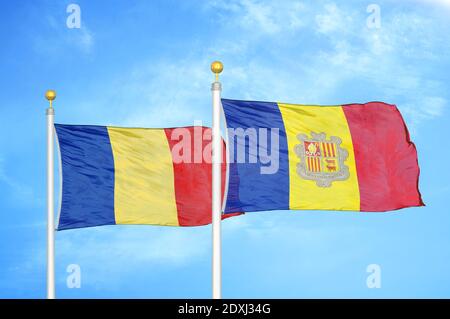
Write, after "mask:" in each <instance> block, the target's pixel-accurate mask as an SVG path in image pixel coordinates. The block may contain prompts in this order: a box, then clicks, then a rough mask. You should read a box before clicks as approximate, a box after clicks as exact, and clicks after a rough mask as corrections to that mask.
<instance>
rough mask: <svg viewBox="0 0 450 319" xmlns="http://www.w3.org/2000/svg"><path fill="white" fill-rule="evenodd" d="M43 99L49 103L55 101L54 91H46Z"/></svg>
mask: <svg viewBox="0 0 450 319" xmlns="http://www.w3.org/2000/svg"><path fill="white" fill-rule="evenodd" d="M45 98H46V99H47V100H49V101H53V100H54V99H56V91H55V90H48V91H47V92H45Z"/></svg>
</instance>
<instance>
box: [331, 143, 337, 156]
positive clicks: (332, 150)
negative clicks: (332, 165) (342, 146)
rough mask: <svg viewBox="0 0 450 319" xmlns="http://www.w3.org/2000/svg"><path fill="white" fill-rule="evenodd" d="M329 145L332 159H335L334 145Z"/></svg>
mask: <svg viewBox="0 0 450 319" xmlns="http://www.w3.org/2000/svg"><path fill="white" fill-rule="evenodd" d="M330 145H331V154H333V157H336V153H335V150H334V143H331V144H330Z"/></svg>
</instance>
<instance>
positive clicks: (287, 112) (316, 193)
mask: <svg viewBox="0 0 450 319" xmlns="http://www.w3.org/2000/svg"><path fill="white" fill-rule="evenodd" d="M278 106H279V108H280V111H281V114H282V117H283V122H284V125H285V129H286V135H287V140H288V147H289V180H290V198H289V206H290V209H330V210H331V209H333V210H356V211H358V210H359V208H360V206H359V203H360V197H359V187H358V177H357V175H356V166H355V155H354V151H353V144H352V137H351V134H350V130H349V127H348V124H347V120H346V118H345V114H344V112H343V110H342V107H340V106H306V105H293V104H281V103H278ZM311 132H314V133H322V132H323V133H326V139H327V140H329V139H330V137H331V136H337V137H340V138H341V139H342V144H341V147H342V148H344V149H346V150H347V151H348V158H347V160H346V161H345V163H344V164H345V165H347V166H348V167H349V172H350V176H349V178H348V179H346V180H344V181H333V182H332V184H331V186H330V187H319V186H317V184H316V181H314V180H307V179H304V178H302V177H300V175H299V174H298V173H297V164H298V163H299V162H300V159H299V157H298V156H297V154H296V153H295V151H294V148H295V146H296V145H297V144H299V143H300V141H299V140H298V139H297V135H298V134H302V133H303V134H306V135H307V136H308V137H311ZM322 147H323V148H324V149H325V148H326V144H323V146H322ZM330 151H331V149H330ZM326 153H329V152H328V149H327V150H326ZM328 155H332V154H328ZM324 171H325V170H324Z"/></svg>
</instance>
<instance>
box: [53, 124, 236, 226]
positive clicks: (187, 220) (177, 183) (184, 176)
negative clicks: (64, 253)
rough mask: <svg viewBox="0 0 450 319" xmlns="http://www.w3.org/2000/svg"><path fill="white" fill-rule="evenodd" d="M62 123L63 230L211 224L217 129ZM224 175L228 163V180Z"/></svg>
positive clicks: (59, 132) (58, 127)
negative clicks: (213, 144) (213, 147)
mask: <svg viewBox="0 0 450 319" xmlns="http://www.w3.org/2000/svg"><path fill="white" fill-rule="evenodd" d="M55 128H56V134H57V140H58V145H59V149H60V159H61V168H62V191H61V194H62V198H61V201H60V202H61V207H60V213H59V221H58V226H57V229H58V230H64V229H71V228H81V227H90V226H100V225H114V224H152V225H167V226H199V225H205V224H209V223H211V129H209V128H206V127H198V126H197V127H183V128H171V129H147V128H120V127H105V126H87V125H61V124H55ZM223 154H225V144H223ZM225 172H226V167H225V164H223V166H222V175H223V178H222V181H223V183H222V184H224V182H225V174H226V173H225ZM223 188H224V187H223V186H222V189H223ZM222 196H223V192H222ZM224 216H227V217H228V215H224Z"/></svg>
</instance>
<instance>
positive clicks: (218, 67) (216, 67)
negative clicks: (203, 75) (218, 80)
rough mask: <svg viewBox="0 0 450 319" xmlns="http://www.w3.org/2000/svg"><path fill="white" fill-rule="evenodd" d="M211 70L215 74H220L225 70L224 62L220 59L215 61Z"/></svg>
mask: <svg viewBox="0 0 450 319" xmlns="http://www.w3.org/2000/svg"><path fill="white" fill-rule="evenodd" d="M211 71H212V72H213V73H215V74H219V73H220V72H222V71H223V64H222V62H220V61H214V62H213V63H211Z"/></svg>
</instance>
